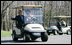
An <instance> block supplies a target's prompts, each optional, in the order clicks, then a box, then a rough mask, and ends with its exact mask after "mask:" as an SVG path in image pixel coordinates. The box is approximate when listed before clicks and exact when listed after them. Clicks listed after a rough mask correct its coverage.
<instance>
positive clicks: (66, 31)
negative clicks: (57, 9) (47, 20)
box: [47, 16, 71, 35]
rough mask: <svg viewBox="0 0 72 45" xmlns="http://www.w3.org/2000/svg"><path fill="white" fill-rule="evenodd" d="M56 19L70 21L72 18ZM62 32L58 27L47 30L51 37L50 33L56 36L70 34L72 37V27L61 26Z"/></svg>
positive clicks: (62, 17)
mask: <svg viewBox="0 0 72 45" xmlns="http://www.w3.org/2000/svg"><path fill="white" fill-rule="evenodd" d="M54 18H55V19H64V20H66V19H68V18H70V16H54ZM61 29H62V30H61V31H60V30H59V29H58V28H57V26H50V27H49V28H48V30H47V33H48V35H50V33H53V34H54V35H57V34H59V35H62V34H68V35H71V26H68V25H67V26H61Z"/></svg>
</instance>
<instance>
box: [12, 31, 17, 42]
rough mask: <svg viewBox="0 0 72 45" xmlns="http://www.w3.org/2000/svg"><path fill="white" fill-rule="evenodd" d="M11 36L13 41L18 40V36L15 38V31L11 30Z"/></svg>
mask: <svg viewBox="0 0 72 45" xmlns="http://www.w3.org/2000/svg"><path fill="white" fill-rule="evenodd" d="M12 38H13V41H17V40H18V38H16V34H15V31H13V34H12Z"/></svg>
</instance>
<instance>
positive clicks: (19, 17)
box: [11, 15, 24, 27]
mask: <svg viewBox="0 0 72 45" xmlns="http://www.w3.org/2000/svg"><path fill="white" fill-rule="evenodd" d="M21 16H22V18H23V19H21ZM11 19H12V20H16V26H17V27H22V25H23V24H24V16H23V15H18V16H16V17H15V18H11Z"/></svg>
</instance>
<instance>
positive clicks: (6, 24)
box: [1, 1, 71, 31]
mask: <svg viewBox="0 0 72 45" xmlns="http://www.w3.org/2000/svg"><path fill="white" fill-rule="evenodd" d="M23 5H42V8H43V15H44V27H47V28H48V27H49V26H50V25H54V24H55V23H56V21H54V19H53V16H60V15H61V16H71V1H1V30H8V31H9V30H11V29H12V20H11V19H10V18H11V17H10V16H15V10H14V9H12V8H13V7H15V6H23ZM66 22H67V24H68V25H71V18H69V19H67V20H66Z"/></svg>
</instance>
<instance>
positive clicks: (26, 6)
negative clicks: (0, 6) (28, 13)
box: [13, 5, 42, 9]
mask: <svg viewBox="0 0 72 45" xmlns="http://www.w3.org/2000/svg"><path fill="white" fill-rule="evenodd" d="M22 8H23V9H26V8H42V6H41V5H24V6H16V7H14V8H13V9H22Z"/></svg>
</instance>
